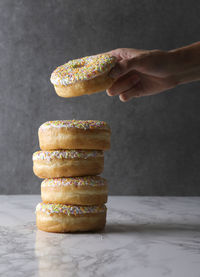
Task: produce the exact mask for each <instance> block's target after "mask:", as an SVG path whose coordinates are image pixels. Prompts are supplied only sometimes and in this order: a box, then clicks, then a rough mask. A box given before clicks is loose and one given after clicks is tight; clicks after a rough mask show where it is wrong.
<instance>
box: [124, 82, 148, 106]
mask: <svg viewBox="0 0 200 277" xmlns="http://www.w3.org/2000/svg"><path fill="white" fill-rule="evenodd" d="M141 96H143V90H142V87H141V84H140V83H138V85H136V86H135V87H133V88H131V89H129V90H127V91H125V92H123V93H121V94H120V95H119V99H120V100H121V101H122V102H127V101H129V100H131V99H132V98H138V97H141Z"/></svg>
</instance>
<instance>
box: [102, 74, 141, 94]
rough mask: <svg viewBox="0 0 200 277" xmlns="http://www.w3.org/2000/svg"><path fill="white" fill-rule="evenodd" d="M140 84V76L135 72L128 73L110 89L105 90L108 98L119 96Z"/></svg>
mask: <svg viewBox="0 0 200 277" xmlns="http://www.w3.org/2000/svg"><path fill="white" fill-rule="evenodd" d="M138 82H140V76H139V74H138V73H137V72H132V71H131V72H129V73H128V74H126V75H124V76H122V77H120V78H119V79H118V80H117V81H116V82H115V83H114V84H113V85H112V87H111V88H109V89H108V90H107V93H108V95H109V96H114V95H118V94H121V93H123V92H125V91H127V90H129V89H131V88H132V87H134V86H135V85H136V84H137V83H138Z"/></svg>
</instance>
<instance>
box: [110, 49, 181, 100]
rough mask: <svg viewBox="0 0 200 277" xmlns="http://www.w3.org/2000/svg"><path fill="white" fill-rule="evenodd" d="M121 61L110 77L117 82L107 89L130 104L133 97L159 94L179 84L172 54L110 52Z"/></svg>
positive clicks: (126, 50)
mask: <svg viewBox="0 0 200 277" xmlns="http://www.w3.org/2000/svg"><path fill="white" fill-rule="evenodd" d="M108 53H109V54H111V55H113V56H115V57H116V58H117V64H116V65H115V67H114V68H113V69H112V70H111V72H110V76H111V77H112V78H114V79H116V81H115V82H114V84H113V85H112V87H111V88H109V89H108V90H107V93H108V95H109V96H114V95H119V98H120V100H121V101H123V102H126V101H128V100H130V99H131V98H133V97H141V96H146V95H152V94H157V93H159V92H162V91H165V90H167V89H170V88H173V87H175V86H176V85H177V80H176V78H175V74H174V72H175V70H176V65H175V64H174V62H173V60H172V57H171V55H170V53H169V52H165V51H160V50H152V51H147V50H137V49H128V48H120V49H116V50H113V51H110V52H108Z"/></svg>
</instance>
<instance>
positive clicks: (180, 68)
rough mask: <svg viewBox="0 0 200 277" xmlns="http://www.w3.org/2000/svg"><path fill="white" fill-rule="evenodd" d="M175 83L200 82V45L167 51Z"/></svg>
mask: <svg viewBox="0 0 200 277" xmlns="http://www.w3.org/2000/svg"><path fill="white" fill-rule="evenodd" d="M168 55H169V59H170V61H171V63H172V68H173V70H172V75H173V77H174V79H175V81H176V83H177V84H178V85H179V84H184V83H188V82H192V81H197V80H200V43H195V44H193V45H191V46H186V47H183V48H178V49H174V50H170V51H168Z"/></svg>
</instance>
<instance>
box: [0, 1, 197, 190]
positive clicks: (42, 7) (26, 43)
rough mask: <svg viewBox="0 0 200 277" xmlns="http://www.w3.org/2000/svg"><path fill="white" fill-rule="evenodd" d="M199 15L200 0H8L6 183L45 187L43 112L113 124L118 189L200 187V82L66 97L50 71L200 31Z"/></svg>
mask: <svg viewBox="0 0 200 277" xmlns="http://www.w3.org/2000/svg"><path fill="white" fill-rule="evenodd" d="M199 15H200V4H199V1H195V0H190V1H188V0H180V1H178V0H167V1H166V0H165V1H164V0H157V1H156V0H140V1H136V0H134V1H131V0H118V1H117V0H101V1H100V0H99V1H94V0H89V1H81V0H80V1H74V0H57V1H56V0H43V1H37V0H35V1H32V0H18V1H14V0H0V157H1V158H0V176H1V180H0V193H2V194H6V193H7V194H14V193H40V180H39V179H38V178H37V177H35V176H34V175H33V172H32V153H33V152H34V151H36V150H37V149H38V148H39V146H38V137H37V130H38V127H39V126H40V125H41V124H42V123H43V122H45V121H47V120H55V119H99V120H105V121H107V122H108V123H109V124H110V125H111V128H112V149H111V151H109V152H107V153H106V158H105V171H104V176H105V177H107V178H108V179H109V183H110V194H119V195H121V194H138V195H200V185H199V184H200V139H199V137H200V91H199V84H200V83H198V82H197V83H193V84H187V85H184V86H180V87H177V88H175V89H173V90H171V91H168V92H166V93H163V94H160V95H158V96H152V97H147V98H141V99H135V100H133V101H131V102H129V103H127V104H124V103H121V102H120V101H119V99H118V97H115V98H110V97H108V96H107V95H106V94H105V92H103V93H99V94H96V95H93V96H83V97H79V98H74V99H64V98H59V97H58V96H57V95H56V94H55V92H54V89H53V87H52V85H51V84H50V81H49V77H50V73H51V72H52V70H53V69H54V68H55V67H56V66H57V65H60V64H63V63H64V62H65V61H67V60H69V59H73V58H78V57H82V56H86V55H92V54H95V53H100V52H103V51H107V50H111V49H114V48H118V47H134V48H144V49H154V48H157V49H163V50H167V49H172V48H175V47H180V46H182V45H185V44H190V43H192V42H195V41H198V40H199V34H200V31H199V30H200V20H199Z"/></svg>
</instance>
